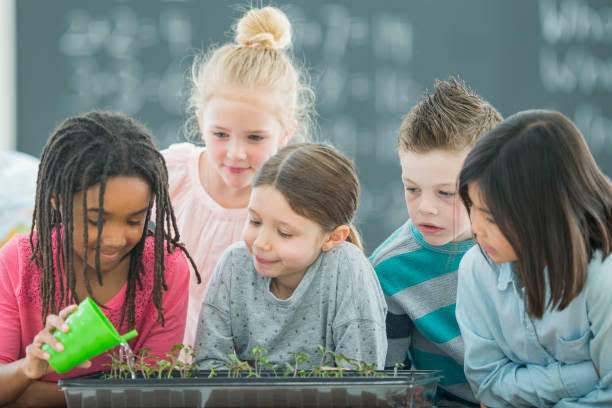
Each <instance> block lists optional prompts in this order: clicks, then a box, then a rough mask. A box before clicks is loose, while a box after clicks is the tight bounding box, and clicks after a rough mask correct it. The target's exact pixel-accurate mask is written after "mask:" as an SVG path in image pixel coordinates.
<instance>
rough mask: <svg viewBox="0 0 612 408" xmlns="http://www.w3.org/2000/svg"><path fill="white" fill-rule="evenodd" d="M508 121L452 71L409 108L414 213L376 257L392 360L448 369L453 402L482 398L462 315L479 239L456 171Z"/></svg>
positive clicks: (445, 384)
mask: <svg viewBox="0 0 612 408" xmlns="http://www.w3.org/2000/svg"><path fill="white" fill-rule="evenodd" d="M501 121H502V117H501V115H500V114H499V112H497V110H496V109H495V108H493V107H492V106H491V105H490V104H489V103H488V102H486V101H485V100H483V99H482V98H481V97H479V96H478V95H476V94H475V93H474V92H473V91H471V90H470V89H469V88H468V87H467V86H466V85H465V84H464V83H462V82H460V81H458V80H456V79H455V78H453V77H451V78H449V80H448V81H436V82H435V88H434V91H433V93H432V94H430V95H425V96H424V97H423V99H422V100H421V101H420V102H419V103H418V104H417V105H416V106H414V107H413V108H412V109H411V110H410V112H408V114H407V115H406V117H405V118H404V121H403V123H402V126H401V128H400V132H399V137H398V152H399V159H400V164H401V167H402V181H403V184H404V188H405V192H404V194H405V198H406V205H407V207H408V213H409V216H410V219H409V220H408V221H407V222H406V223H405V224H404V225H402V226H401V227H400V228H399V229H397V230H396V231H395V232H394V233H393V234H391V236H390V237H389V238H387V240H386V241H385V242H383V243H382V244H381V245H380V247H378V249H376V251H374V253H373V254H372V256H371V257H370V262H372V264H373V265H374V269H375V270H376V274H377V275H378V279H379V280H380V284H381V286H382V289H383V291H384V293H385V297H386V300H387V305H388V308H389V311H388V314H387V338H388V344H389V348H388V352H387V360H386V365H387V366H393V365H394V364H395V363H404V364H405V365H406V366H409V365H412V367H414V368H416V369H419V370H441V372H442V375H444V378H443V379H442V380H441V387H440V388H441V390H440V395H438V396H437V398H438V399H443V400H450V401H453V403H454V405H459V404H465V405H467V406H469V405H471V404H474V403H476V399H475V398H474V395H473V393H472V391H471V389H470V387H469V384H468V382H467V380H466V378H465V376H464V373H463V351H464V349H463V342H462V340H461V335H460V332H459V326H458V325H457V320H456V318H455V301H456V297H457V269H458V267H459V261H460V260H461V257H462V256H463V254H465V252H466V251H467V250H468V249H470V248H471V247H472V245H473V244H474V241H473V240H472V232H471V229H470V219H469V216H468V214H467V211H466V209H465V207H464V206H463V204H462V202H461V199H460V197H459V195H458V194H457V177H458V175H459V172H460V170H461V167H462V165H463V161H464V159H465V157H466V156H467V154H468V152H469V151H470V149H471V148H472V147H473V146H474V144H475V143H476V142H477V141H478V139H479V138H480V137H481V136H483V135H484V134H485V133H487V132H488V131H489V130H491V129H493V128H494V127H495V126H496V125H497V124H498V123H499V122H501Z"/></svg>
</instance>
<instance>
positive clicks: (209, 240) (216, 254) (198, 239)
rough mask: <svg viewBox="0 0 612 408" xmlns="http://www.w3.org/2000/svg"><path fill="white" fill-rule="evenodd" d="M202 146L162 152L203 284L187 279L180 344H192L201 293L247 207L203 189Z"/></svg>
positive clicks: (178, 214) (177, 146)
mask: <svg viewBox="0 0 612 408" xmlns="http://www.w3.org/2000/svg"><path fill="white" fill-rule="evenodd" d="M204 150H205V149H204V148H203V147H197V146H195V145H193V144H191V143H179V144H174V145H172V146H170V147H169V148H168V149H167V150H164V151H162V154H163V155H164V158H165V159H166V166H167V167H168V174H169V180H168V183H169V185H170V198H171V200H172V206H173V208H174V213H175V215H176V222H177V223H178V228H179V232H180V234H181V242H184V243H185V246H186V248H187V250H188V251H189V254H190V255H191V257H192V258H193V260H194V261H195V263H196V265H197V267H198V271H199V272H200V276H201V277H202V283H201V284H200V285H198V284H197V280H196V278H195V274H193V273H192V274H191V279H190V282H189V306H188V308H187V323H186V326H185V338H184V339H183V344H185V345H191V346H193V345H194V343H195V333H196V329H197V326H198V316H199V314H200V306H201V304H202V299H204V292H205V291H206V287H207V286H208V281H209V280H210V277H211V275H212V273H213V270H214V268H215V265H217V261H218V260H219V258H220V257H221V254H222V253H223V251H224V250H225V248H227V247H228V246H230V245H231V244H233V243H234V242H236V241H239V240H241V239H242V230H243V229H244V224H245V222H246V219H247V215H248V212H247V209H246V208H237V209H232V208H224V207H222V206H221V205H219V204H218V203H217V202H216V201H215V200H213V199H212V197H211V196H210V195H208V193H207V192H206V190H204V187H203V186H202V183H201V182H200V172H199V166H198V164H199V161H200V156H201V155H202V154H204Z"/></svg>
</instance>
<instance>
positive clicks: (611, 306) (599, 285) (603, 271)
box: [556, 255, 612, 408]
mask: <svg viewBox="0 0 612 408" xmlns="http://www.w3.org/2000/svg"><path fill="white" fill-rule="evenodd" d="M593 272H596V273H591V271H589V277H588V281H587V285H586V289H585V290H586V302H587V313H588V317H589V321H590V322H591V332H592V333H593V338H592V339H591V342H590V351H591V358H592V359H593V363H594V364H595V365H596V366H597V368H598V369H599V374H600V379H599V381H598V384H596V386H594V387H592V388H591V390H590V392H589V393H588V394H586V395H585V396H584V397H582V398H577V399H569V398H568V399H564V400H561V401H560V402H559V404H557V405H556V406H558V407H560V408H565V407H604V406H605V407H609V406H612V296H610V288H612V256H610V255H608V257H607V259H606V260H605V262H603V264H602V267H601V268H600V269H599V270H598V271H593ZM589 363H590V362H589Z"/></svg>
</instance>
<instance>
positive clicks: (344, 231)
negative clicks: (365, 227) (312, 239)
mask: <svg viewBox="0 0 612 408" xmlns="http://www.w3.org/2000/svg"><path fill="white" fill-rule="evenodd" d="M349 232H350V229H349V227H348V225H339V226H337V227H336V229H335V230H333V231H332V232H331V234H330V235H329V237H328V238H327V240H326V241H325V242H323V245H322V246H321V250H322V251H324V252H327V251H331V250H332V249H334V248H335V247H336V245H338V244H341V243H343V242H344V241H345V240H346V237H348V234H349Z"/></svg>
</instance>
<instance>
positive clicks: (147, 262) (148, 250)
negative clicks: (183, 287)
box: [142, 236, 189, 277]
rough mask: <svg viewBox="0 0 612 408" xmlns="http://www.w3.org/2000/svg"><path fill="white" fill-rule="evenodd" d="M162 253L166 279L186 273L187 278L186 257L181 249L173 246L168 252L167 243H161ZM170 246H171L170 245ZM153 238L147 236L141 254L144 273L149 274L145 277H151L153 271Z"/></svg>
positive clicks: (154, 250)
mask: <svg viewBox="0 0 612 408" xmlns="http://www.w3.org/2000/svg"><path fill="white" fill-rule="evenodd" d="M162 245H163V247H162V251H163V253H164V270H165V274H166V277H172V276H177V275H182V274H184V273H187V276H189V266H188V260H187V256H186V255H185V252H183V250H182V249H181V247H178V246H175V247H174V248H173V249H171V250H170V251H168V242H167V241H166V240H164V241H163V244H162ZM171 246H172V245H171ZM155 252H156V247H155V237H153V236H148V237H147V238H146V239H145V245H144V250H143V253H142V263H143V265H144V268H145V271H147V272H151V273H149V274H147V275H150V276H152V272H153V271H154V270H155Z"/></svg>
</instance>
